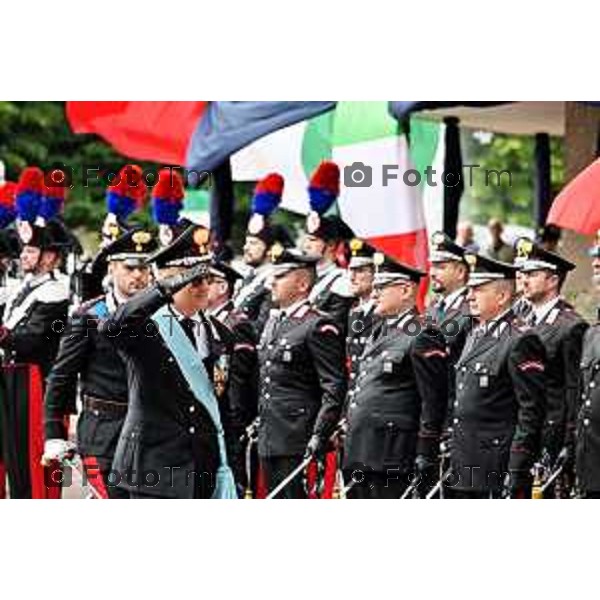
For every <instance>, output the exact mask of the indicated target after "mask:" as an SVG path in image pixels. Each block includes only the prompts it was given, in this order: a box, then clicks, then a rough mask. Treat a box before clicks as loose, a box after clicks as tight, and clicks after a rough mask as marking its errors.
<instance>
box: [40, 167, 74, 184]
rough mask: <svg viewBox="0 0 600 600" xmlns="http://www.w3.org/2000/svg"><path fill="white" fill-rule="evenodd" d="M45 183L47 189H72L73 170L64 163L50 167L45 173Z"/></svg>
mask: <svg viewBox="0 0 600 600" xmlns="http://www.w3.org/2000/svg"><path fill="white" fill-rule="evenodd" d="M44 183H45V184H46V186H47V187H55V188H56V187H59V188H72V187H73V169H72V168H71V167H68V166H67V165H65V164H62V163H55V164H53V165H50V167H49V168H48V170H47V171H46V172H45V173H44Z"/></svg>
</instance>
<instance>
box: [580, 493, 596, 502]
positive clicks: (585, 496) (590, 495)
mask: <svg viewBox="0 0 600 600" xmlns="http://www.w3.org/2000/svg"><path fill="white" fill-rule="evenodd" d="M581 497H582V498H583V499H584V500H598V499H599V498H600V492H582V493H581Z"/></svg>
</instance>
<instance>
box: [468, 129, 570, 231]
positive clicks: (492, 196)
mask: <svg viewBox="0 0 600 600" xmlns="http://www.w3.org/2000/svg"><path fill="white" fill-rule="evenodd" d="M461 141H462V146H463V155H464V164H465V165H466V164H471V165H479V166H478V167H477V168H475V167H474V168H473V169H471V171H472V185H469V184H470V181H469V169H465V171H464V174H465V182H466V186H465V194H464V196H463V200H462V206H461V217H462V218H468V219H470V220H473V221H475V222H476V223H481V224H484V223H486V222H487V221H488V219H490V218H491V217H499V218H500V219H502V220H503V221H505V222H507V223H513V224H515V225H525V226H532V225H533V222H532V221H533V198H534V151H535V140H534V138H533V137H529V136H511V135H500V134H493V135H491V134H486V135H477V134H473V132H470V131H465V132H463V135H462V139H461ZM550 148H551V168H552V188H553V191H554V192H556V191H557V190H558V189H560V187H561V185H562V182H563V178H564V161H563V144H562V139H560V138H552V139H551V142H550ZM492 171H496V172H500V171H509V172H510V178H509V177H508V175H507V174H502V175H500V178H499V179H500V185H497V182H498V176H497V175H494V174H493V173H492ZM488 174H489V177H487V183H486V175H488Z"/></svg>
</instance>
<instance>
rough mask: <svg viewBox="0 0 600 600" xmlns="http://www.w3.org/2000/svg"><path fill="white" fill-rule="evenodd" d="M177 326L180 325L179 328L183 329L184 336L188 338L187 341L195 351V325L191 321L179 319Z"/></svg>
mask: <svg viewBox="0 0 600 600" xmlns="http://www.w3.org/2000/svg"><path fill="white" fill-rule="evenodd" d="M179 324H180V325H181V327H183V331H185V335H187V336H188V339H189V340H190V342H192V345H193V346H194V348H196V349H197V348H198V347H197V345H196V323H195V322H194V321H193V320H192V319H188V318H185V319H181V321H180V322H179Z"/></svg>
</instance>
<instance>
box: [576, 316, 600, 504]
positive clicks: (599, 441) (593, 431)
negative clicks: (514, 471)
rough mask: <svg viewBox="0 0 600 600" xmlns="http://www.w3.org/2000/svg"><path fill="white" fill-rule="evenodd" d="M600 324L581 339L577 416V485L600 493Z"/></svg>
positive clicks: (583, 489) (584, 489) (582, 488)
mask: <svg viewBox="0 0 600 600" xmlns="http://www.w3.org/2000/svg"><path fill="white" fill-rule="evenodd" d="M599 374H600V325H598V324H596V325H594V326H592V327H590V328H589V329H588V330H587V331H586V333H585V336H584V339H583V352H582V355H581V379H580V382H579V402H578V416H577V437H576V440H577V446H576V448H577V453H576V457H577V459H576V469H577V485H578V487H579V488H580V490H582V491H584V492H600V376H599Z"/></svg>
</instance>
